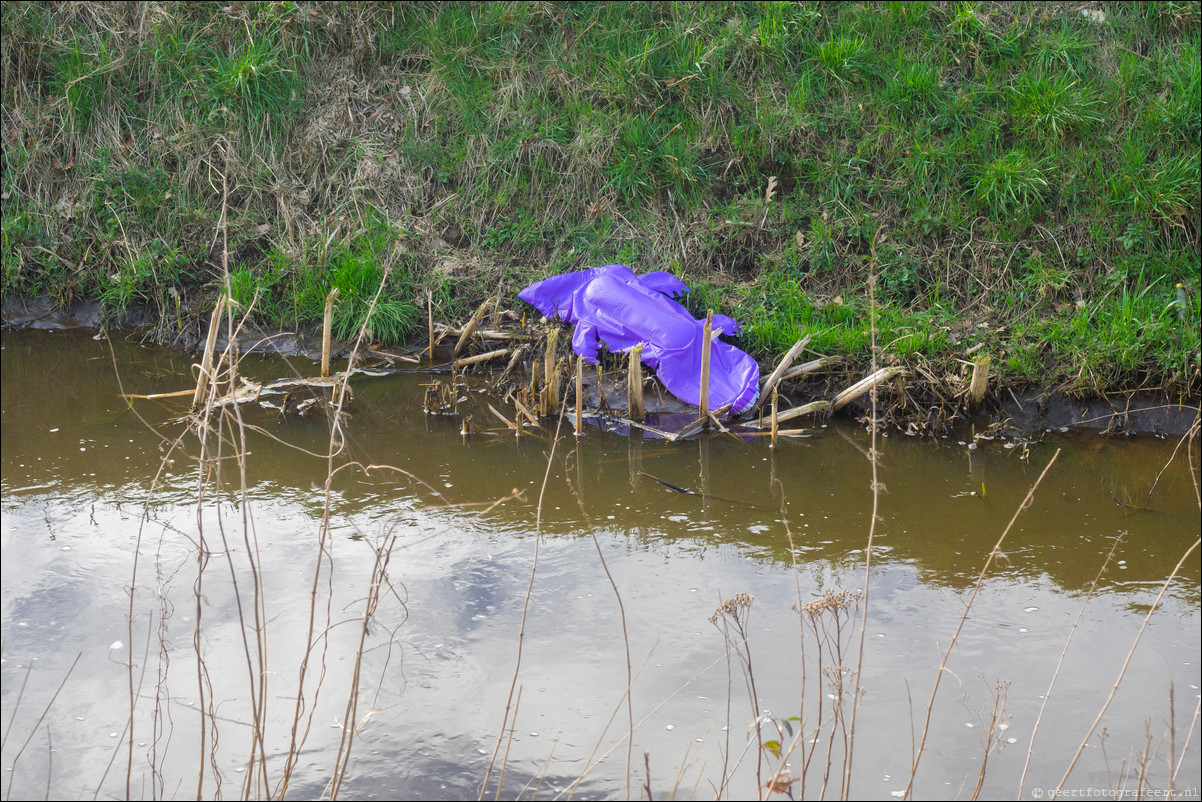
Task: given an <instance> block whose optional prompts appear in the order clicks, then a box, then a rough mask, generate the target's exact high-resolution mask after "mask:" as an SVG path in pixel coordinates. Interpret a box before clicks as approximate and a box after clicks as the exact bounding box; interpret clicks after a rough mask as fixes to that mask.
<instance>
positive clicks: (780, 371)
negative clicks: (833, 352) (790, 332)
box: [756, 334, 810, 407]
mask: <svg viewBox="0 0 1202 802" xmlns="http://www.w3.org/2000/svg"><path fill="white" fill-rule="evenodd" d="M809 342H810V335H808V334H807V335H806V336H804V337H802V338H801V339H800V340H798V341H797V342H796V343H794V344H793V347H792V348H790V349H789V350H788V352H787V353H786V354H785V355H784V356H783V357H781V360H780V364H779V365H777V366H776V370H774V371H772V375H771V376H769V377H768V380H767V381H766V382H764V387H763V389H761V390H760V400H759V402H758V403H757V404H756V406H757V407H759V406H762V405H763V403H764V401H765V400H766V399H767V398H768V394H769V393H771V392H775V390H776V386H777V385H778V384H780V381H781V379H782V378H783V377H784V375H785V371H787V370H788V369H789V368H790V367H791V366H792V365H793V360H794V359H797V357H799V356H800V355H801V352H802V351H804V350H805V347H806V346H807V345H808V344H809Z"/></svg>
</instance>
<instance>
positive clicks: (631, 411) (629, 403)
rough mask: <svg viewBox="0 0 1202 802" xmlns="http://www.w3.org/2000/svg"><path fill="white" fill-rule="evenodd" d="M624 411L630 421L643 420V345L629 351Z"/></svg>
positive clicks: (644, 414)
mask: <svg viewBox="0 0 1202 802" xmlns="http://www.w3.org/2000/svg"><path fill="white" fill-rule="evenodd" d="M626 381H627V385H626V410H627V414H628V415H629V416H630V419H631V420H636V421H641V420H642V419H643V418H645V417H646V416H647V415H646V410H645V408H644V407H643V343H639V344H638V345H636V346H635V347H634V348H631V349H630V367H629V369H628V370H627V375H626Z"/></svg>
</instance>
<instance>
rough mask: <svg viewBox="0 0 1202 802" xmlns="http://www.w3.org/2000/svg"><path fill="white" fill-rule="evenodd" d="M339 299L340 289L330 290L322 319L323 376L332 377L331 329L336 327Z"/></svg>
mask: <svg viewBox="0 0 1202 802" xmlns="http://www.w3.org/2000/svg"><path fill="white" fill-rule="evenodd" d="M337 297H338V289H337V288H335V289H332V290H330V294H329V295H327V296H326V309H325V314H324V315H323V316H322V319H321V375H322V376H323V377H324V376H329V375H330V329H332V328H333V326H334V299H335V298H337Z"/></svg>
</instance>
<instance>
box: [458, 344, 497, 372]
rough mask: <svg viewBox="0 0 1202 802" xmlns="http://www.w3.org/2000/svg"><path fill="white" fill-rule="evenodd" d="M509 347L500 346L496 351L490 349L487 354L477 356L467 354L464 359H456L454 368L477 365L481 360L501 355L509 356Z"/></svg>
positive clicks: (485, 360)
mask: <svg viewBox="0 0 1202 802" xmlns="http://www.w3.org/2000/svg"><path fill="white" fill-rule="evenodd" d="M508 355H509V349H508V348H498V349H497V350H496V351H489V352H488V353H486V354H476V355H475V356H465V357H464V358H463V359H456V360H455V362H454V366H453V367H454V369H455V370H458V369H459V368H465V367H467V366H468V365H475V364H477V363H479V362H487V361H489V360H490V359H496V358H497V357H499V356H508Z"/></svg>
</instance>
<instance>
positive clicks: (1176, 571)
mask: <svg viewBox="0 0 1202 802" xmlns="http://www.w3.org/2000/svg"><path fill="white" fill-rule="evenodd" d="M1056 453H1057V454H1059V453H1060V452H1059V451H1057V452H1056ZM1053 459H1054V458H1053ZM1200 545H1202V538H1198V539H1197V540H1195V541H1194V542H1193V544H1192V545H1191V546H1190V547H1189V548H1188V549H1186V550H1185V553H1184V554H1182V555H1181V559H1180V560H1178V561H1177V565H1175V566H1174V567H1173V571H1172V573H1170V574H1169V576H1168V579H1166V580H1165V581H1164V584H1163V585H1161V586H1160V593H1158V594H1156V599H1155V600H1154V601H1153V602H1152V606H1151V607H1150V608H1148V612H1147V615H1145V616H1144V621H1143V623H1142V624H1140V626H1139V631H1138V632H1136V633H1135V640H1133V641H1132V642H1131V648H1130V649H1129V650H1128V651H1127V657H1126V659H1125V660H1123V667H1122V668H1120V669H1119V675H1118V677H1116V678H1115V680H1114V686H1113V687H1111V689H1110V694H1109V695H1108V696H1107V697H1106V701H1105V702H1103V703H1102V709H1101V710H1099V711H1098V715H1097V718H1095V719H1094V720H1093V723H1092V724H1090V725H1089V731H1088V732H1086V733H1085V737H1084V738H1082V739H1081V744H1080V746H1078V747H1077V752H1076V754H1074V755H1073V759H1072V761H1070V762H1069V764H1068V768H1067V769H1065V770H1064V776H1063V777H1061V778H1060V783H1059V784H1058V785H1057V786H1056V796H1060V791H1061V789H1063V788H1064V784H1065V783H1066V782H1068V776H1069V775H1070V774H1072V773H1073V768H1074V767H1075V766H1076V765H1077V761H1078V760H1080V758H1081V753H1082V752H1084V751H1085V747H1087V746H1088V745H1089V739H1090V738H1092V737H1093V734H1094V732H1095V731H1097V729H1098V725H1099V724H1101V723H1102V719H1103V717H1105V715H1106V711H1107V710H1109V709H1110V703H1111V702H1113V701H1114V696H1115V694H1116V693H1118V690H1119V684H1120V683H1122V681H1123V677H1124V676H1125V675H1126V673H1127V667H1128V666H1130V665H1131V658H1132V657H1134V656H1135V647H1136V646H1138V645H1139V641H1140V639H1141V638H1143V636H1144V632H1145V631H1146V630H1147V628H1148V622H1149V621H1151V620H1152V613H1154V612H1156V609H1157V608H1158V607H1160V602H1161V600H1163V599H1164V595H1165V594H1166V593H1168V591H1169V586H1170V585H1172V584H1173V580H1174V579H1176V578H1177V575H1178V574H1179V573H1181V568H1182V566H1184V565H1185V561H1186V560H1188V559H1189V556H1190V555H1191V554H1193V553H1194V550H1195V549H1197V548H1198V547H1199V546H1200Z"/></svg>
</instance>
